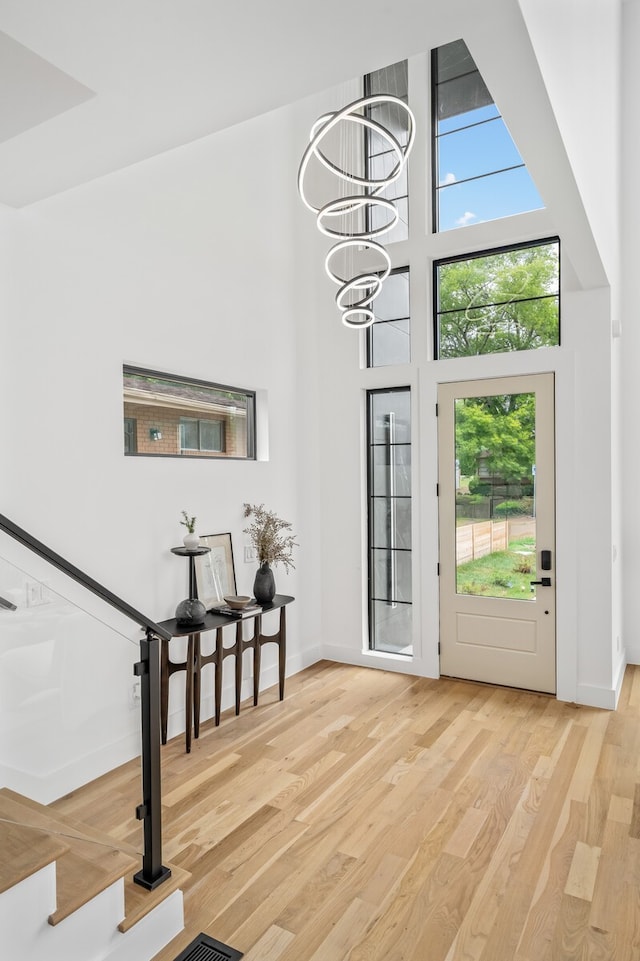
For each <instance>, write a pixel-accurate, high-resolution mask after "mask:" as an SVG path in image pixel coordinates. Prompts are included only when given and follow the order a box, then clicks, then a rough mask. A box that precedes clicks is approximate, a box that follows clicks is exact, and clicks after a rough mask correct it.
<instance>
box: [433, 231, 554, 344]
mask: <svg viewBox="0 0 640 961" xmlns="http://www.w3.org/2000/svg"><path fill="white" fill-rule="evenodd" d="M547 244H557V245H558V292H557V294H554V295H552V294H548V295H545V296H548V297H551V296H557V298H558V343H557V344H548V345H545V346H548V347H559V346H560V345H561V343H562V296H561V294H562V277H561V270H562V248H561V242H560V237H557V236H555V237H541V238H538V239H536V240H528V241H521V242H519V243H513V244H503V245H501V246H500V247H489V248H485V249H483V250H473V251H471V252H467V253H464V254H455V255H453V256H451V257H440V258H438V259H437V260H434V261H433V263H432V292H433V359H434V360H453V359H457V358H451V357H444V358H441V357H440V356H439V353H440V316H441V314H442V313H443V312H442V311H441V310H440V286H439V283H438V269H439V268H440V267H441V266H443V265H445V264H454V263H460V262H461V261H465V260H481V259H482V258H483V257H491V256H494V255H495V254H502V253H508V252H509V251H511V250H530V249H532V248H534V247H544V246H545V245H547ZM532 299H536V300H537V299H543V298H542V297H540V298H532ZM522 302H523V303H525V302H526V301H525V300H523V301H522ZM484 306H490V304H486V305H484ZM531 349H532V350H541V349H542V348H540V347H533V348H531ZM496 353H511V351H487V352H486V353H485V354H459V355H458V358H459V357H486V356H490V355H491V354H496ZM512 353H518V351H513V352H512Z"/></svg>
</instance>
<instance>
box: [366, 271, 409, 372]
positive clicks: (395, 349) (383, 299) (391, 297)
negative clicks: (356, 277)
mask: <svg viewBox="0 0 640 961" xmlns="http://www.w3.org/2000/svg"><path fill="white" fill-rule="evenodd" d="M374 313H375V321H374V323H373V324H372V326H371V327H369V328H368V331H367V351H368V364H367V366H369V367H382V366H385V365H388V364H408V363H409V361H410V359H411V354H410V342H409V268H408V267H403V268H401V269H398V270H393V271H391V273H390V274H389V276H388V277H387V279H386V280H385V282H384V284H383V285H382V290H381V291H380V293H379V294H378V296H377V297H376V299H375V301H374Z"/></svg>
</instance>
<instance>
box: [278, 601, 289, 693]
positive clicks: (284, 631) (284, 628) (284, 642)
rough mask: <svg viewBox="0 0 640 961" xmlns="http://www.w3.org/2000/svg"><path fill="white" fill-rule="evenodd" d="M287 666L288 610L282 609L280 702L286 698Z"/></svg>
mask: <svg viewBox="0 0 640 961" xmlns="http://www.w3.org/2000/svg"><path fill="white" fill-rule="evenodd" d="M286 666H287V609H286V607H281V608H280V637H279V640H278V674H279V687H280V700H281V701H282V700H283V698H284V672H285V668H286Z"/></svg>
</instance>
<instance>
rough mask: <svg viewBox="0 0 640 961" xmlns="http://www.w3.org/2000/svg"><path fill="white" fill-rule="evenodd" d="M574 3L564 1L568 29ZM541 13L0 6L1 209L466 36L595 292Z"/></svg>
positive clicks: (588, 236) (444, 0)
mask: <svg viewBox="0 0 640 961" xmlns="http://www.w3.org/2000/svg"><path fill="white" fill-rule="evenodd" d="M574 2H575V0H563V3H562V4H561V8H562V10H563V11H564V13H565V15H566V16H565V20H566V18H567V17H569V20H568V21H567V24H568V26H567V24H565V28H566V29H570V30H571V29H572V27H571V24H572V21H571V17H572V15H573V14H572V11H573V6H572V4H573V3H574ZM613 2H619V0H613ZM598 3H599V4H604V3H607V0H598ZM539 4H545V5H546V6H545V7H544V9H546V10H548V9H550V8H551V7H553V11H554V14H555V13H556V12H558V13H559V11H560V7H556V4H560V0H366V2H365V0H321V2H320V0H224V2H223V0H55V2H54V0H0V205H6V206H7V207H15V208H22V207H25V206H27V205H30V204H34V203H37V202H38V201H40V200H43V199H44V198H48V197H51V196H53V195H55V194H58V193H60V192H62V191H65V190H68V189H70V188H72V187H76V186H78V185H80V184H84V183H88V182H89V181H91V180H94V179H95V178H97V177H101V176H104V175H105V174H109V173H111V172H113V171H116V170H120V169H122V168H124V167H127V166H129V165H130V164H134V163H137V162H139V161H142V160H146V159H148V158H150V157H153V156H155V155H157V154H160V153H163V152H164V151H166V150H171V149H172V148H176V147H179V146H181V145H183V144H187V143H190V142H192V141H194V140H197V139H199V138H201V137H205V136H207V135H209V134H213V133H215V132H217V131H219V130H222V129H225V128H227V127H230V126H232V125H234V124H237V123H241V122H242V121H245V120H248V119H250V118H252V117H256V116H258V115H260V114H263V113H265V112H267V111H269V110H273V109H275V108H278V107H282V106H285V105H287V104H290V103H292V102H294V101H298V100H301V99H302V98H304V97H306V96H309V95H311V94H313V93H317V92H319V91H323V90H326V89H328V88H331V87H334V86H338V85H340V84H342V83H345V82H347V81H349V80H352V79H353V78H355V77H359V76H362V74H364V73H367V72H369V71H371V70H375V69H377V68H379V67H383V66H386V65H388V64H391V63H395V62H396V61H398V60H402V59H404V58H406V57H410V56H412V55H415V54H420V53H424V52H425V51H428V50H430V49H431V48H433V47H435V46H439V45H441V44H444V43H448V42H449V41H451V40H456V39H459V38H460V37H463V38H464V39H465V41H466V42H467V44H468V46H469V48H470V50H471V51H472V55H473V57H474V60H475V61H476V63H477V64H478V67H479V69H480V72H481V74H482V76H483V78H484V80H485V81H486V82H487V85H488V87H489V90H490V91H491V94H492V96H493V98H494V100H495V101H496V103H498V105H499V107H500V109H501V112H502V114H503V116H504V117H505V120H506V122H507V125H508V127H509V130H510V132H511V134H512V136H513V138H514V140H515V142H516V144H517V146H518V148H519V150H520V153H521V155H522V156H523V158H524V160H525V162H526V164H527V166H528V168H529V171H530V173H531V174H532V176H533V179H534V182H535V183H536V186H537V187H538V190H539V192H540V193H541V195H542V197H543V199H544V201H545V204H546V205H547V209H548V211H550V212H552V215H553V216H552V225H551V227H552V229H553V230H554V231H556V232H558V233H562V234H563V237H565V239H566V240H567V241H570V244H569V243H567V244H565V250H569V248H571V254H572V259H573V260H574V264H575V267H576V269H577V270H578V272H579V273H580V274H581V275H582V282H583V283H586V284H594V283H600V282H602V277H603V275H602V273H601V265H600V262H599V257H598V254H597V251H596V247H595V244H594V243H593V236H592V233H591V229H590V226H589V222H588V219H587V218H586V215H585V210H584V207H583V202H582V198H581V196H580V191H579V190H578V189H577V185H576V181H575V178H574V175H573V171H572V167H571V164H570V163H569V158H568V155H567V152H566V147H565V143H564V141H563V137H562V136H561V133H560V131H559V129H558V126H557V122H556V118H555V114H554V111H553V109H552V107H551V103H550V101H549V97H548V92H547V89H546V86H545V82H544V79H543V77H542V74H541V72H540V65H539V62H538V59H537V57H536V54H535V51H534V49H533V46H532V43H531V38H530V35H529V29H528V25H527V22H525V16H524V15H523V9H524V8H526V9H527V11H528V12H527V17H530V16H531V15H532V12H533V13H535V19H536V21H537V24H538V27H540V26H541V25H542V31H543V36H542V37H540V36H538V42H540V40H541V41H542V43H543V47H544V50H545V51H547V52H548V51H549V50H552V51H553V57H555V59H554V60H553V62H552V63H551V67H553V68H558V66H559V65H558V62H557V58H558V56H561V53H562V50H561V51H560V54H559V53H558V43H555V45H554V44H553V43H552V44H551V47H550V46H549V41H550V40H553V39H554V35H553V33H552V34H551V35H549V33H548V30H547V27H546V22H547V18H545V17H544V16H542V15H541V9H542V8H540V7H538V5H539ZM584 29H586V30H588V29H589V26H588V25H586V26H585V27H584ZM556 39H558V38H556ZM560 40H561V37H560ZM547 59H548V58H547ZM556 72H557V71H556ZM563 76H565V75H564V74H563ZM426 81H427V78H426V77H425V90H426V87H427V83H426ZM563 82H564V81H563ZM565 85H566V84H565ZM572 89H573V88H571V86H570V85H569V92H571V90H572ZM567 116H568V117H569V119H571V116H572V110H571V108H570V109H569V112H568V113H567V114H565V119H566V117H567ZM574 156H576V154H575V152H574Z"/></svg>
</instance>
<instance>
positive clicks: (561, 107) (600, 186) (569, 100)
mask: <svg viewBox="0 0 640 961" xmlns="http://www.w3.org/2000/svg"><path fill="white" fill-rule="evenodd" d="M518 2H519V5H520V7H521V9H522V11H523V14H524V18H525V21H526V24H527V27H528V29H529V33H530V36H531V40H532V43H533V47H534V50H535V53H536V57H537V58H538V62H539V64H540V70H541V72H542V75H543V78H544V82H545V84H546V86H547V90H548V94H549V97H550V100H551V104H552V107H553V110H554V113H555V116H556V120H557V123H558V126H559V128H560V132H561V134H562V139H563V142H564V144H565V147H566V151H567V155H568V158H569V161H570V163H571V167H572V170H573V173H574V176H575V179H576V182H577V184H578V188H579V190H580V193H581V195H582V199H583V202H584V205H585V208H586V211H587V214H588V217H589V223H590V226H591V230H592V231H593V234H594V236H595V238H596V242H597V244H598V250H599V252H600V256H601V257H602V260H603V262H604V264H605V267H606V270H607V275H608V278H609V282H610V283H611V284H612V285H613V286H614V288H615V289H616V290H617V282H618V279H619V263H620V261H619V252H620V230H619V201H620V70H621V42H622V33H621V16H622V14H621V6H622V4H621V0H518Z"/></svg>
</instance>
